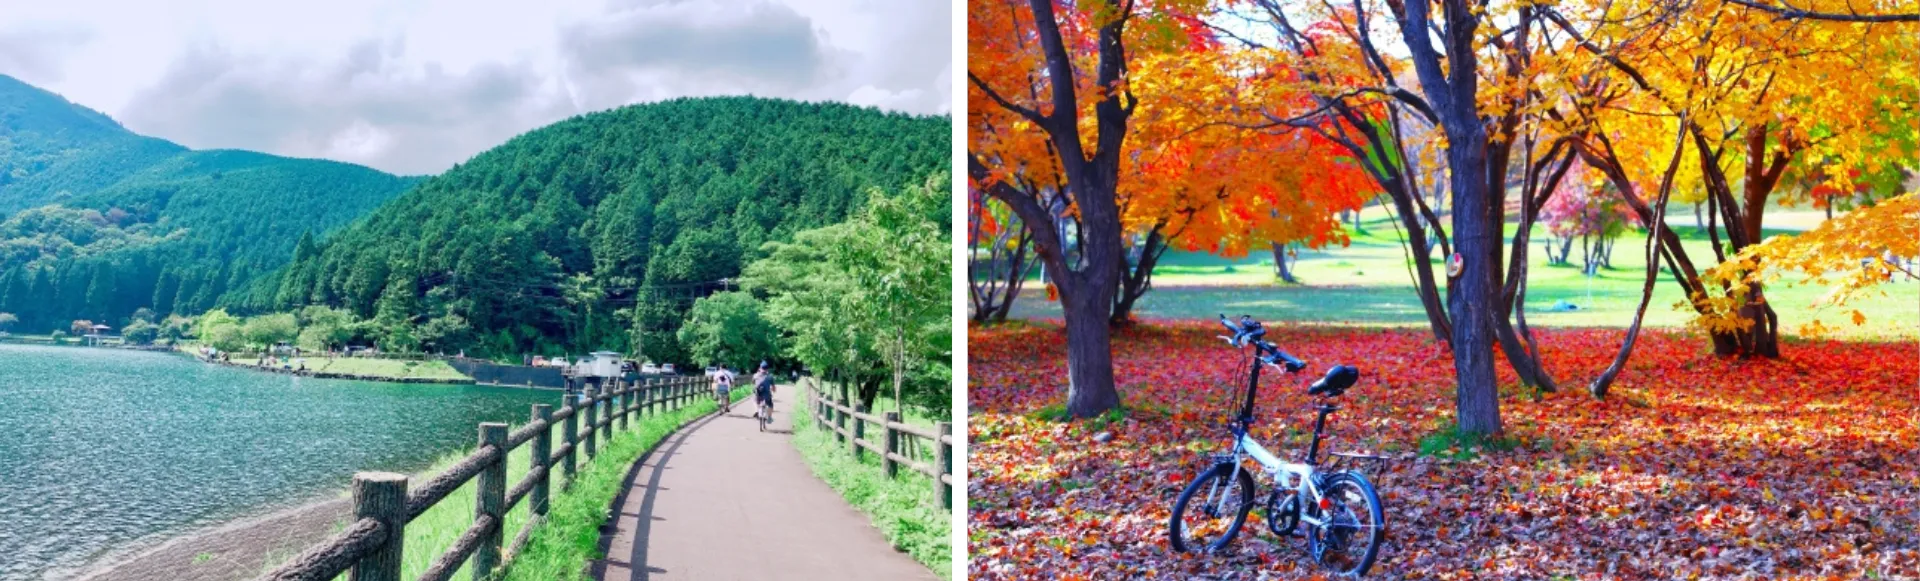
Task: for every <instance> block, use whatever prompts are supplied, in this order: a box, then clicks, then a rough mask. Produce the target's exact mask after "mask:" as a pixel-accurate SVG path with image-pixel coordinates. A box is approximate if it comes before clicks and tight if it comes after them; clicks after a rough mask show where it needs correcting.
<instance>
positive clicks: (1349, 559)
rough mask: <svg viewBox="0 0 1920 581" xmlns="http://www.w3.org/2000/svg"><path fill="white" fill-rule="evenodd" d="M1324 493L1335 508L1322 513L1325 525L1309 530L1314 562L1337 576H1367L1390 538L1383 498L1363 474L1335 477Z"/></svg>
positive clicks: (1329, 480)
mask: <svg viewBox="0 0 1920 581" xmlns="http://www.w3.org/2000/svg"><path fill="white" fill-rule="evenodd" d="M1322 492H1323V493H1324V494H1325V496H1323V498H1325V499H1326V500H1328V501H1330V503H1331V506H1329V507H1328V508H1327V509H1326V510H1322V511H1320V518H1323V519H1326V520H1327V522H1326V523H1325V524H1322V525H1319V526H1308V528H1307V543H1308V549H1309V550H1310V551H1311V552H1312V553H1313V560H1315V561H1319V562H1320V565H1321V566H1323V567H1326V568H1327V569H1329V570H1331V571H1333V572H1334V573H1335V574H1337V575H1354V576H1358V575H1365V574H1367V569H1369V568H1371V567H1373V560H1374V558H1375V557H1378V556H1379V554H1380V545H1381V543H1383V542H1385V541H1386V538H1387V523H1386V517H1385V516H1384V515H1383V514H1382V513H1381V510H1380V496H1379V495H1378V494H1375V493H1374V491H1373V484H1372V483H1370V482H1367V478H1366V477H1365V476H1362V475H1360V473H1359V472H1339V473H1335V474H1333V475H1332V476H1330V477H1328V478H1327V483H1326V488H1325V489H1324V490H1323V491H1322Z"/></svg>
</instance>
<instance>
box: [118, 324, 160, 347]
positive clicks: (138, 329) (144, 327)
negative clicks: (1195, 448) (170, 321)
mask: <svg viewBox="0 0 1920 581" xmlns="http://www.w3.org/2000/svg"><path fill="white" fill-rule="evenodd" d="M120 337H121V338H123V339H125V340H126V341H127V342H128V343H131V344H134V345H152V344H153V341H154V339H157V338H159V337H160V327H159V326H158V325H155V324H153V323H150V322H147V321H141V320H135V321H134V322H132V323H128V324H127V328H125V329H121V331H120Z"/></svg>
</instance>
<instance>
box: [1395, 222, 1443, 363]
mask: <svg viewBox="0 0 1920 581" xmlns="http://www.w3.org/2000/svg"><path fill="white" fill-rule="evenodd" d="M1387 193H1388V198H1389V199H1392V200H1393V206H1394V213H1395V214H1398V215H1399V217H1400V223H1401V225H1402V226H1405V227H1406V229H1407V244H1409V245H1412V246H1413V250H1412V255H1413V272H1414V283H1415V284H1414V292H1415V293H1417V294H1418V295H1419V296H1420V308H1421V309H1423V310H1425V311H1426V314H1427V328H1428V329H1429V330H1431V331H1433V340H1435V341H1441V342H1444V341H1448V340H1450V338H1451V337H1452V336H1453V323H1452V320H1451V319H1449V318H1448V315H1447V311H1446V310H1445V308H1444V307H1443V306H1442V303H1441V300H1440V285H1439V283H1438V282H1437V280H1436V279H1435V278H1434V276H1433V261H1432V260H1430V259H1429V258H1428V257H1430V256H1432V255H1433V247H1432V246H1429V245H1428V244H1427V229H1426V227H1424V226H1422V225H1421V222H1422V220H1423V219H1422V218H1421V217H1420V214H1419V213H1418V210H1416V209H1415V208H1414V207H1413V200H1411V199H1410V197H1411V195H1410V194H1408V193H1407V192H1406V191H1405V190H1403V189H1400V188H1395V187H1389V188H1387Z"/></svg>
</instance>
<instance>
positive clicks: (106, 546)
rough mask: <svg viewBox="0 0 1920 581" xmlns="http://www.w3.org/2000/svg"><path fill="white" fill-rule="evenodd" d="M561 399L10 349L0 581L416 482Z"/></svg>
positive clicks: (159, 358) (4, 380)
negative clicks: (357, 488) (376, 485)
mask: <svg viewBox="0 0 1920 581" xmlns="http://www.w3.org/2000/svg"><path fill="white" fill-rule="evenodd" d="M560 399H561V398H560V394H559V392H555V391H541V390H527V389H513V388H494V387H476V386H462V385H452V386H447V385H418V384H415V385H403V384H394V383H375V382H361V381H343V380H325V379H312V378H298V377H292V376H287V375H276V374H269V373H261V372H255V371H245V370H240V369H231V368H226V367H219V366H214V365H208V364H205V363H200V362H198V361H195V360H193V359H191V358H188V357H184V356H180V355H175V354H168V353H149V352H139V351H122V350H108V349H88V348H78V347H40V346H26V345H8V344H0V581H25V580H37V579H40V578H41V577H42V576H44V575H47V574H48V572H49V571H53V570H56V569H61V570H66V569H71V568H74V567H78V566H80V565H83V564H85V563H86V562H87V561H88V560H89V559H93V558H96V557H98V556H100V555H102V554H105V553H107V552H109V551H115V550H118V549H123V548H126V547H128V546H129V545H131V544H135V543H150V542H153V541H155V540H158V539H160V538H162V537H164V536H167V535H172V534H178V533H182V532H186V531H189V530H192V529H195V528H198V527H202V526H206V525H212V524H217V523H220V522H224V521H228V520H232V519H235V518H239V517H244V516H249V515H253V514H259V513H262V512H265V511H268V510H271V509H276V508H281V507H286V506H290V505H294V504H299V503H301V502H305V501H310V500H314V499H315V498H317V497H321V496H324V495H327V494H330V493H335V492H337V491H342V490H344V489H345V487H346V486H347V485H348V483H349V482H350V481H351V479H352V476H353V473H354V472H355V471H360V470H386V471H392V472H402V473H413V472H417V471H420V470H423V469H425V468H427V467H428V466H429V465H430V464H432V463H433V461H434V460H435V459H437V458H439V457H441V456H444V455H446V454H449V453H452V452H456V451H460V450H462V449H465V448H468V447H471V446H472V445H473V443H474V439H475V433H476V427H475V425H476V424H478V423H480V422H486V421H503V422H505V421H524V420H525V419H526V418H527V414H528V411H529V406H530V405H531V404H535V403H554V404H558V403H559V402H560Z"/></svg>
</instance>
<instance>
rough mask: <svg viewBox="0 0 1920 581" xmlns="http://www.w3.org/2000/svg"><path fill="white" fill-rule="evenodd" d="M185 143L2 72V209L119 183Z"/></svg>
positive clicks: (1, 211) (5, 212)
mask: <svg viewBox="0 0 1920 581" xmlns="http://www.w3.org/2000/svg"><path fill="white" fill-rule="evenodd" d="M185 151H187V148H184V147H181V146H179V145H175V144H173V143H171V142H168V141H166V140H162V139H154V138H151V137H142V136H140V135H135V134H134V133H133V132H131V131H127V129H126V128H125V127H121V126H120V123H119V122H116V121H114V120H113V119H111V118H108V117H107V116H106V115H103V114H101V113H100V112H98V111H94V110H92V109H88V108H86V107H82V106H80V105H76V104H73V103H69V102H67V100H66V99H64V98H62V97H60V96H59V95H55V94H53V93H49V92H47V91H44V90H41V89H39V88H37V87H34V86H32V85H28V84H26V83H23V82H20V80H19V79H15V78H13V77H9V76H6V75H0V216H6V215H9V214H12V213H14V212H17V211H20V210H22V209H25V208H30V207H34V206H39V205H42V204H46V203H48V202H53V201H56V200H57V199H60V198H64V197H67V196H71V195H74V194H78V193H84V192H91V191H94V190H98V189H100V188H104V187H107V186H110V185H113V184H114V183H115V182H118V181H120V180H121V179H124V178H126V177H127V176H129V175H133V174H134V173H135V172H138V171H140V170H141V169H143V168H146V167H147V166H150V165H153V164H155V163H159V162H160V161H161V160H165V159H167V158H169V157H172V156H175V155H179V154H180V153H182V152H185Z"/></svg>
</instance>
